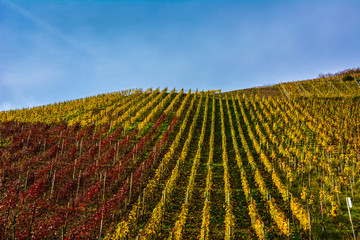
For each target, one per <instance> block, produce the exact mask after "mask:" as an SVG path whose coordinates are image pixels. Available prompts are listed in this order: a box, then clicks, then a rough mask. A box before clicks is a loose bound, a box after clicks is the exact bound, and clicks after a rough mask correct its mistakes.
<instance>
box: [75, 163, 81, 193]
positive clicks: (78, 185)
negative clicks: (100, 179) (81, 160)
mask: <svg viewBox="0 0 360 240" xmlns="http://www.w3.org/2000/svg"><path fill="white" fill-rule="evenodd" d="M80 178H81V170H80V172H79V177H78V184H77V188H76V195H75V199H76V198H77V196H78V194H79V188H80Z"/></svg>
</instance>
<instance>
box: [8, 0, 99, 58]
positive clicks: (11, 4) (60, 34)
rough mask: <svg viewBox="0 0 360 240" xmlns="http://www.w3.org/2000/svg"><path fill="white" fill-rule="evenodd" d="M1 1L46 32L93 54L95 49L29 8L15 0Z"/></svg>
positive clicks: (84, 51)
mask: <svg viewBox="0 0 360 240" xmlns="http://www.w3.org/2000/svg"><path fill="white" fill-rule="evenodd" d="M1 3H2V4H3V5H5V6H7V7H8V8H10V9H11V10H13V11H14V12H16V13H18V14H20V15H21V16H23V17H25V18H27V19H29V20H30V21H32V22H34V23H35V24H37V25H38V26H39V27H41V28H42V29H43V30H45V31H46V32H48V33H50V34H52V35H53V36H55V37H57V38H59V39H61V40H62V41H64V42H65V43H67V44H68V45H70V46H72V47H74V48H76V49H78V50H79V51H82V52H83V53H86V54H91V55H93V51H92V50H91V48H89V47H87V46H85V45H84V44H83V43H80V42H79V41H77V40H76V39H74V38H72V37H70V36H68V35H66V34H64V33H63V32H61V31H59V30H58V29H57V28H55V27H54V26H52V25H51V24H49V23H47V22H45V21H44V20H42V19H40V18H39V17H37V16H35V15H34V14H32V13H31V12H29V11H28V10H26V9H24V8H22V7H21V6H19V5H18V4H16V3H14V2H13V1H10V0H1Z"/></svg>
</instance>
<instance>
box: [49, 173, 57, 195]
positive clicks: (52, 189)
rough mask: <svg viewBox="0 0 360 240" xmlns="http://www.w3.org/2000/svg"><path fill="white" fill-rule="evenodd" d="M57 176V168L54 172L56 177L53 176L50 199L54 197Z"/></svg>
mask: <svg viewBox="0 0 360 240" xmlns="http://www.w3.org/2000/svg"><path fill="white" fill-rule="evenodd" d="M55 177H56V170H55V172H54V177H53V180H52V184H51V191H50V199H51V198H52V194H53V192H54V185H55Z"/></svg>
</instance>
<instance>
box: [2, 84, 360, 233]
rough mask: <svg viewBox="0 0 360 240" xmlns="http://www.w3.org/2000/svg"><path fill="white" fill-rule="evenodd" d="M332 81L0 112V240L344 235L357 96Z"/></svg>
mask: <svg viewBox="0 0 360 240" xmlns="http://www.w3.org/2000/svg"><path fill="white" fill-rule="evenodd" d="M336 81H338V80H334V79H322V80H313V81H304V82H296V83H283V84H278V85H275V86H272V87H265V88H254V89H248V90H240V91H236V92H230V93H226V94H219V92H217V91H208V92H195V93H193V92H191V91H189V92H188V93H184V92H183V91H182V90H181V91H179V92H175V89H174V90H172V91H171V92H168V90H167V89H163V90H160V89H155V90H153V89H149V90H147V91H144V92H143V91H142V90H127V91H122V92H116V93H111V94H102V95H98V96H95V97H89V98H85V99H79V100H75V101H70V102H64V103H58V104H53V105H48V106H42V107H37V108H31V109H22V110H16V111H7V112H1V113H0V198H1V201H0V232H2V233H3V235H2V238H4V239H11V238H16V239H29V238H36V239H41V238H55V239H57V238H58V239H62V238H63V239H75V238H76V239H97V238H105V239H136V238H137V237H138V239H164V238H170V239H181V238H183V239H198V238H200V239H223V238H226V239H240V238H245V239H255V238H259V239H263V238H264V237H266V238H272V239H279V238H286V237H289V236H291V238H295V239H302V238H309V237H310V236H312V237H313V238H315V239H318V238H322V237H323V236H324V235H326V236H327V237H328V238H335V237H338V238H339V237H340V238H352V234H353V232H352V229H351V225H350V222H349V216H348V210H347V205H346V202H345V198H346V197H351V199H352V202H353V208H352V209H351V213H352V217H353V224H354V227H355V229H354V230H355V234H358V231H359V230H360V229H359V226H360V224H359V213H360V212H359V210H360V209H359V206H358V204H357V202H358V201H359V200H360V199H359V192H360V186H359V177H358V176H359V170H360V161H359V147H360V138H359V134H360V129H359V127H360V120H359V119H360V109H359V108H360V105H359V100H358V98H357V96H358V94H359V93H360V89H358V85H357V82H355V81H349V82H343V81H338V82H336ZM235 93H236V94H235ZM254 93H256V94H254ZM255 95H256V96H255ZM268 96H272V97H270V98H268Z"/></svg>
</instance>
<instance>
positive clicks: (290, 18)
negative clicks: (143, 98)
mask: <svg viewBox="0 0 360 240" xmlns="http://www.w3.org/2000/svg"><path fill="white" fill-rule="evenodd" d="M359 13H360V1H344V0H342V1H340V0H339V1H332V0H330V1H204V0H203V1H106V2H104V1H76V2H74V1H10V0H0V110H7V109H14V108H22V107H30V106H37V105H44V104H49V103H53V102H59V101H65V100H71V99H76V98H81V97H86V96H91V95H96V94H98V93H106V92H113V91H118V90H124V89H129V88H143V89H147V88H149V87H154V88H156V87H161V88H164V87H166V86H167V87H169V88H173V87H176V88H177V89H180V88H185V89H190V88H191V89H196V88H198V89H199V90H202V89H204V90H207V89H219V88H220V89H222V90H223V91H227V90H234V89H242V88H249V87H253V86H261V85H268V84H275V83H279V82H287V81H296V80H302V79H309V78H314V77H316V76H317V75H318V74H319V73H329V72H330V73H334V72H337V71H340V70H343V69H346V68H353V67H358V66H360V44H359V43H360V14H359Z"/></svg>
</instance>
